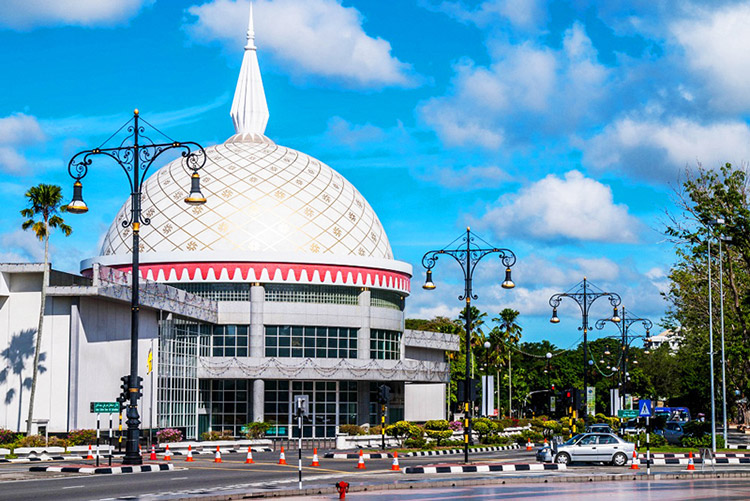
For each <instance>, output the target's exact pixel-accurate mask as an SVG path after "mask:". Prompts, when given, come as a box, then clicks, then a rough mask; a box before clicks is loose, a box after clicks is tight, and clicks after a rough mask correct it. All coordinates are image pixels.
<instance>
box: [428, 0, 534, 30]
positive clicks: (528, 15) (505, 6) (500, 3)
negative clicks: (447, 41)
mask: <svg viewBox="0 0 750 501" xmlns="http://www.w3.org/2000/svg"><path fill="white" fill-rule="evenodd" d="M431 8H432V9H434V10H438V11H441V12H445V13H446V14H448V15H450V16H452V17H454V18H456V19H458V20H460V21H463V22H470V23H474V24H476V25H477V26H479V27H486V26H492V25H494V24H496V23H498V21H507V22H508V23H510V24H511V25H512V26H514V27H516V28H520V29H526V30H531V29H536V28H537V27H538V26H539V25H540V24H542V23H543V22H544V21H545V20H546V11H545V9H544V8H543V6H542V5H541V2H540V1H539V0H486V1H484V2H482V3H481V4H480V5H479V6H478V7H476V8H474V9H469V8H468V7H466V6H465V5H464V3H463V2H460V1H459V2H455V1H453V2H447V1H446V2H441V3H440V4H438V5H436V6H434V7H431Z"/></svg>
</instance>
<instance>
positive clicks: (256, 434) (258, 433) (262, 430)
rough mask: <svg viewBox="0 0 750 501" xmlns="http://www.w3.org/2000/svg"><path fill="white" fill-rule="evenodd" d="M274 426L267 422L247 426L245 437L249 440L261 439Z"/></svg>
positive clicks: (254, 422)
mask: <svg viewBox="0 0 750 501" xmlns="http://www.w3.org/2000/svg"><path fill="white" fill-rule="evenodd" d="M271 426H273V425H272V424H271V423H266V422H265V421H253V422H252V423H247V424H246V425H245V429H246V430H247V431H246V432H245V437H247V438H251V439H252V438H260V437H262V436H263V435H265V434H266V432H267V431H268V430H269V429H270V428H271Z"/></svg>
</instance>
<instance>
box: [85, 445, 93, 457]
mask: <svg viewBox="0 0 750 501" xmlns="http://www.w3.org/2000/svg"><path fill="white" fill-rule="evenodd" d="M86 459H94V456H92V455H91V444H89V453H88V455H87V456H86Z"/></svg>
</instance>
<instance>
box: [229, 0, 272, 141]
mask: <svg viewBox="0 0 750 501" xmlns="http://www.w3.org/2000/svg"><path fill="white" fill-rule="evenodd" d="M230 115H231V116H232V122H234V130H235V131H236V132H237V134H246V133H250V134H259V135H263V133H264V132H265V131H266V124H267V123H268V104H267V103H266V93H265V92H264V91H263V81H262V80H261V78H260V67H259V66H258V54H257V51H256V47H255V30H254V28H253V2H252V1H251V2H250V19H249V21H248V26H247V43H246V44H245V55H244V56H243V58H242V68H241V69H240V77H239V79H238V80H237V88H236V89H235V91H234V100H233V101H232V111H231V112H230Z"/></svg>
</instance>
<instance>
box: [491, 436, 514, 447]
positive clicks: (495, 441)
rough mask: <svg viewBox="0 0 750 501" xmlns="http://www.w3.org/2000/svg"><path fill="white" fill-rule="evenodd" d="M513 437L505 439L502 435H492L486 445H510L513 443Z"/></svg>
mask: <svg viewBox="0 0 750 501" xmlns="http://www.w3.org/2000/svg"><path fill="white" fill-rule="evenodd" d="M513 442H514V440H513V437H504V436H502V435H490V436H488V437H487V438H486V442H485V443H486V444H489V445H509V444H511V443H513Z"/></svg>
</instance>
